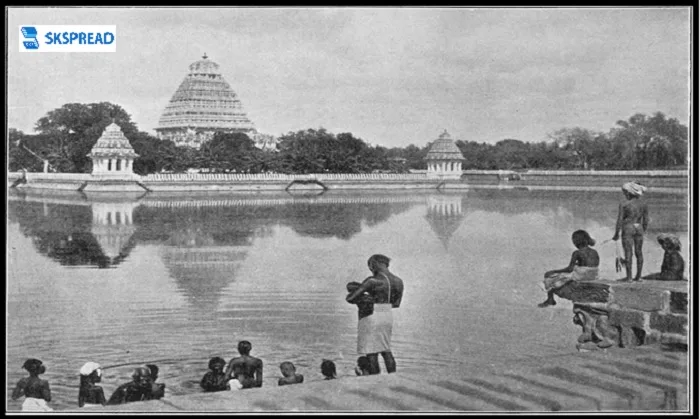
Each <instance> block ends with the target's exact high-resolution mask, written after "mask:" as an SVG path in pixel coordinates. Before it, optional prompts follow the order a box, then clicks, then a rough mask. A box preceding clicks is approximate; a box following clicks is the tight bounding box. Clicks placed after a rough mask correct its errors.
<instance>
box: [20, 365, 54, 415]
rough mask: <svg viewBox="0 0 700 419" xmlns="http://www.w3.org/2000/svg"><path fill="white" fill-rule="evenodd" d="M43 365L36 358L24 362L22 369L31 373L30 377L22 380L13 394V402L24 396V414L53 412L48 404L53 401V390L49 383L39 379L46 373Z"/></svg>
mask: <svg viewBox="0 0 700 419" xmlns="http://www.w3.org/2000/svg"><path fill="white" fill-rule="evenodd" d="M42 364H43V363H42V362H41V361H40V360H38V359H34V358H30V359H28V360H26V361H25V362H24V365H23V366H22V368H24V369H25V370H27V372H29V377H25V378H22V379H20V380H19V381H18V382H17V386H16V387H15V389H14V391H13V392H12V400H17V399H18V398H20V397H21V396H23V395H24V397H25V399H24V403H22V411H23V412H51V411H53V409H52V408H50V407H49V405H48V404H46V402H50V401H51V389H50V388H49V382H48V381H47V380H42V379H40V378H39V375H40V374H43V373H45V372H46V367H45V366H44V365H42Z"/></svg>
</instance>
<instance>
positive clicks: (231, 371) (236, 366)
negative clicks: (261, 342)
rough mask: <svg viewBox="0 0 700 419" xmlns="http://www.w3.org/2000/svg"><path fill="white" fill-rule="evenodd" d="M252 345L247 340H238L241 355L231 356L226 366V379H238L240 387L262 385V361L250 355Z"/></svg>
mask: <svg viewBox="0 0 700 419" xmlns="http://www.w3.org/2000/svg"><path fill="white" fill-rule="evenodd" d="M252 348H253V345H252V344H251V343H250V342H248V341H247V340H242V341H240V342H238V353H239V354H241V356H239V357H237V358H233V359H232V360H231V362H229V364H228V367H227V368H226V377H227V378H226V379H227V380H231V379H234V380H238V381H239V382H240V383H241V386H242V387H241V388H244V389H245V388H254V387H262V384H263V362H262V360H261V359H259V358H256V357H254V356H250V350H251V349H252Z"/></svg>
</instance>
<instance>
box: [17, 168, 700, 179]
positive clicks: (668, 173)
mask: <svg viewBox="0 0 700 419" xmlns="http://www.w3.org/2000/svg"><path fill="white" fill-rule="evenodd" d="M462 173H463V174H464V175H503V174H509V173H513V174H516V173H517V174H520V175H534V176H538V175H539V176H622V177H630V176H640V177H687V176H689V172H688V171H687V170H630V171H625V170H599V171H596V170H527V171H513V170H463V171H462ZM22 175H23V173H22V172H9V173H8V177H10V178H17V177H22ZM101 176H112V175H98V176H93V175H92V174H89V173H43V172H27V177H28V178H33V179H80V180H92V179H95V178H100V177H101ZM114 176H124V175H116V174H115V175H114ZM133 176H134V177H136V178H140V179H143V180H166V179H167V180H170V179H195V178H201V179H285V180H286V179H329V180H342V179H352V180H355V179H398V180H403V179H423V178H425V176H426V173H313V174H281V173H260V174H243V173H154V174H150V175H146V176H139V175H133Z"/></svg>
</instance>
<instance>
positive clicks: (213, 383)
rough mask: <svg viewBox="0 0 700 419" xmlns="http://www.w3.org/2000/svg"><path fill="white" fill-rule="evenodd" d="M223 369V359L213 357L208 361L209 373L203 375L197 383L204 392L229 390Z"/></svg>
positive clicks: (224, 362)
mask: <svg viewBox="0 0 700 419" xmlns="http://www.w3.org/2000/svg"><path fill="white" fill-rule="evenodd" d="M224 367H226V361H224V359H223V358H220V357H218V356H215V357H214V358H212V359H210V360H209V372H208V373H206V374H204V377H202V381H201V382H200V383H199V385H200V386H202V388H203V389H204V391H207V392H213V391H224V390H228V389H229V387H228V383H227V380H226V373H225V372H224Z"/></svg>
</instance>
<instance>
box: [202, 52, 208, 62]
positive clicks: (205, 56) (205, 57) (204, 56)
mask: <svg viewBox="0 0 700 419" xmlns="http://www.w3.org/2000/svg"><path fill="white" fill-rule="evenodd" d="M202 58H203V59H205V60H206V59H207V53H206V52H205V53H204V55H202Z"/></svg>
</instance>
